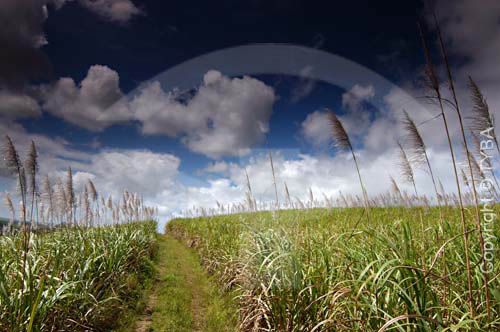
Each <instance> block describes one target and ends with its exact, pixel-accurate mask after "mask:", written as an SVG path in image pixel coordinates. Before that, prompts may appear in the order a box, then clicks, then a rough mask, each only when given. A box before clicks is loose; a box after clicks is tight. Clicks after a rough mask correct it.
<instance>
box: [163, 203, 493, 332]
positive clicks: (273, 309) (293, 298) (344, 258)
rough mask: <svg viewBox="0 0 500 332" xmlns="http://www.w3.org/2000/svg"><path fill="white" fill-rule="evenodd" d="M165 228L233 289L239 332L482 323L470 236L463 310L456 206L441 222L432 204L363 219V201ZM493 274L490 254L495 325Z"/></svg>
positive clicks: (450, 327)
mask: <svg viewBox="0 0 500 332" xmlns="http://www.w3.org/2000/svg"><path fill="white" fill-rule="evenodd" d="M495 210H496V212H497V213H498V212H499V207H498V205H497V206H496V208H495ZM466 212H467V213H469V214H470V213H472V211H469V210H466ZM420 213H421V214H422V216H423V217H422V220H421V219H420ZM469 219H472V218H469ZM471 222H472V221H471ZM469 229H470V230H472V231H471V232H472V233H474V230H475V229H476V228H475V227H474V225H473V224H470V225H469ZM167 232H169V233H171V234H174V235H175V236H176V237H178V238H182V239H184V240H185V241H186V243H187V244H188V245H192V246H194V247H196V249H197V250H198V251H199V253H200V256H201V257H202V261H203V263H204V265H205V266H206V267H207V269H208V270H209V271H211V272H213V273H215V274H216V276H217V278H219V280H220V281H221V285H222V286H224V287H228V288H230V287H232V288H235V287H236V288H238V289H240V290H241V292H242V296H241V297H240V299H239V301H240V306H241V316H240V322H241V328H242V329H243V330H245V331H247V330H249V331H379V330H381V329H384V328H385V329H386V330H398V331H455V330H459V329H460V330H469V331H482V330H486V325H487V318H486V308H485V298H484V291H480V290H481V287H482V286H483V282H482V280H483V279H482V278H483V277H482V274H481V271H480V268H479V264H480V262H481V251H480V247H479V243H478V241H476V240H475V239H476V238H477V236H471V239H473V240H472V241H471V244H470V254H471V266H472V277H473V290H474V293H473V296H472V298H473V303H474V306H475V310H474V311H475V312H476V315H475V316H474V317H470V314H469V312H470V310H469V302H468V296H467V295H468V294H467V292H468V285H467V275H466V269H465V261H464V251H465V249H464V244H463V241H462V237H461V236H462V230H461V224H460V211H459V210H458V209H457V208H451V207H449V208H446V209H444V220H443V221H442V222H441V221H440V213H439V210H438V208H412V209H406V208H397V207H392V208H372V211H371V212H370V222H368V220H367V219H366V217H365V216H363V209H361V208H357V209H355V208H352V209H341V208H339V209H309V210H288V211H277V212H275V213H272V212H262V213H251V214H250V213H246V214H239V215H228V216H215V217H207V218H193V219H177V220H173V221H171V222H170V223H169V224H168V225H167ZM494 235H495V236H496V238H495V239H494V242H495V243H494V244H495V246H496V247H497V248H498V247H500V242H499V240H498V238H499V237H500V232H499V230H498V228H495V230H494ZM441 247H443V249H442V250H441V251H440V248H441ZM499 273H500V259H497V260H495V261H494V271H493V272H492V273H491V274H490V290H491V291H492V295H493V298H492V299H491V310H492V315H491V317H493V323H492V328H493V330H495V329H499V328H500V318H499V317H500V291H499V289H500V281H499V279H498V275H499Z"/></svg>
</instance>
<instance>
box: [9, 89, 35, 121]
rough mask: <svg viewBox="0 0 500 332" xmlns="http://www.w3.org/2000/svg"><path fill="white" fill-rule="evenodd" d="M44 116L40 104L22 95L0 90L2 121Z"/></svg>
mask: <svg viewBox="0 0 500 332" xmlns="http://www.w3.org/2000/svg"><path fill="white" fill-rule="evenodd" d="M41 114H42V112H41V111H40V106H39V105H38V102H37V101H36V100H35V99H34V98H32V97H30V96H28V95H26V94H22V93H15V92H11V91H8V90H0V119H2V118H9V119H16V118H29V117H38V116H40V115H41Z"/></svg>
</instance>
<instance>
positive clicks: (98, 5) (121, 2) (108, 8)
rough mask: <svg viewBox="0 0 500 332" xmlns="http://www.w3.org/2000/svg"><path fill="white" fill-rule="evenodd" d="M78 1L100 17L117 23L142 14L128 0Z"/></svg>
mask: <svg viewBox="0 0 500 332" xmlns="http://www.w3.org/2000/svg"><path fill="white" fill-rule="evenodd" d="M79 3H80V4H81V5H82V6H84V7H85V8H87V9H89V10H90V11H92V12H94V13H96V14H98V15H100V16H101V17H103V18H105V19H108V20H110V21H113V22H117V23H126V22H128V21H130V19H131V18H132V17H134V16H137V15H140V14H143V12H142V11H141V10H140V9H139V8H137V7H136V6H135V5H134V3H133V2H132V1H130V0H79Z"/></svg>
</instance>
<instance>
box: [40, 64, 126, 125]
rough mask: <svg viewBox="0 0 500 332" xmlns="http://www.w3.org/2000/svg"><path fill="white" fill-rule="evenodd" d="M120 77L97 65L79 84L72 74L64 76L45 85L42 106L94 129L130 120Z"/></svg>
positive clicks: (70, 120)
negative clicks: (48, 85) (49, 84)
mask: <svg viewBox="0 0 500 332" xmlns="http://www.w3.org/2000/svg"><path fill="white" fill-rule="evenodd" d="M119 80H120V79H119V76H118V73H116V72H115V71H114V70H112V69H110V68H109V67H106V66H100V65H94V66H92V67H90V69H89V71H88V73H87V76H86V77H85V79H83V80H82V82H81V83H80V85H79V86H77V85H76V83H75V81H74V80H73V79H72V78H61V79H59V81H58V82H57V83H56V84H55V85H54V86H51V87H45V88H44V89H42V91H43V92H42V94H43V99H44V103H43V109H44V110H46V111H48V112H50V113H52V114H54V115H56V116H59V117H61V118H63V119H64V120H66V121H68V122H70V123H72V124H75V125H77V126H80V127H83V128H86V129H88V130H92V131H102V130H103V129H105V128H106V127H109V126H111V125H113V124H116V123H121V122H125V121H129V120H130V119H131V117H132V114H131V112H130V110H129V109H128V105H127V104H126V102H125V101H124V99H122V97H123V94H122V92H121V90H120V87H119Z"/></svg>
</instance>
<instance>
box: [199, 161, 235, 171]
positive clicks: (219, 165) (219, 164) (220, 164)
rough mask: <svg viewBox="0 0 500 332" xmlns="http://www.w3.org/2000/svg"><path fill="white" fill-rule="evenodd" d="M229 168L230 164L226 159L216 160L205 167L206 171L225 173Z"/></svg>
mask: <svg viewBox="0 0 500 332" xmlns="http://www.w3.org/2000/svg"><path fill="white" fill-rule="evenodd" d="M228 169H229V164H228V163H226V162H225V161H216V162H214V163H211V164H210V165H208V166H207V167H205V168H204V169H203V172H205V173H225V172H226V171H227V170H228Z"/></svg>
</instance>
